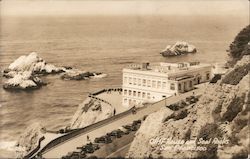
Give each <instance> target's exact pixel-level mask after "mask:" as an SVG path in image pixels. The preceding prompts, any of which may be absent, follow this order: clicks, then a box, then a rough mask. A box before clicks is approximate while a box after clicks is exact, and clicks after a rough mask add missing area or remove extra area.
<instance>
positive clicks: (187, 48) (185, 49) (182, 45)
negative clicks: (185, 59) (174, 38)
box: [160, 42, 197, 57]
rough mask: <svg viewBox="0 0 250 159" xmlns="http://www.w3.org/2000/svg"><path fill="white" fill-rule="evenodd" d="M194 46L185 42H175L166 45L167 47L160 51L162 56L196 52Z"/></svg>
mask: <svg viewBox="0 0 250 159" xmlns="http://www.w3.org/2000/svg"><path fill="white" fill-rule="evenodd" d="M196 52H197V50H196V48H195V46H193V45H190V44H188V43H187V42H176V43H175V44H174V45H173V46H171V45H167V47H166V48H165V49H164V50H163V51H162V52H160V54H162V56H164V57H168V56H179V55H183V54H187V53H196Z"/></svg>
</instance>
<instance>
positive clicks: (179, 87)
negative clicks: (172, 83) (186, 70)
mask: <svg viewBox="0 0 250 159" xmlns="http://www.w3.org/2000/svg"><path fill="white" fill-rule="evenodd" d="M178 90H179V91H180V90H181V83H179V85H178Z"/></svg>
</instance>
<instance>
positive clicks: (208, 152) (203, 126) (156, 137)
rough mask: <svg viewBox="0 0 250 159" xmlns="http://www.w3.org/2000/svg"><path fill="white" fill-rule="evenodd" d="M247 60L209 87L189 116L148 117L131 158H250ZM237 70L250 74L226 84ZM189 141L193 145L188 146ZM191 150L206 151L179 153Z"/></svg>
mask: <svg viewBox="0 0 250 159" xmlns="http://www.w3.org/2000/svg"><path fill="white" fill-rule="evenodd" d="M247 58H248V59H249V58H250V56H248V57H244V58H243V59H242V61H239V62H238V63H237V65H235V67H234V68H232V70H231V71H229V72H228V73H227V74H226V75H225V76H224V77H223V78H222V80H220V81H218V82H217V83H216V84H208V85H207V87H206V89H205V92H204V93H203V94H204V95H202V96H201V97H200V99H199V101H198V102H197V103H196V104H195V105H193V106H189V107H188V108H186V110H187V111H186V112H187V115H185V116H183V117H182V118H174V115H172V114H171V113H165V114H166V115H162V114H163V113H164V112H167V110H161V111H158V112H156V113H154V114H151V115H149V116H148V118H147V119H146V121H145V122H143V123H142V126H141V128H140V129H139V130H138V132H137V133H136V135H135V139H134V141H133V142H132V144H131V146H130V149H129V152H128V154H127V155H128V157H132V158H147V157H153V158H158V157H162V158H222V159H224V158H247V155H248V147H249V138H248V133H249V132H248V124H247V123H248V115H249V114H248V113H249V104H250V92H249V80H250V78H249V70H250V69H249V67H244V66H247V65H248V62H246V60H245V61H244V59H247ZM238 67H243V68H244V69H248V70H247V71H248V74H244V75H243V76H242V78H238V79H239V80H237V82H235V81H234V82H232V83H233V84H231V83H230V82H227V83H225V82H223V80H224V79H225V78H229V79H231V80H234V79H233V78H232V77H234V74H232V73H230V72H232V71H234V70H235V69H236V68H238ZM229 76H230V77H229ZM227 81H228V80H227ZM165 109H167V108H165ZM157 117H158V118H157ZM151 132H154V133H152V134H151ZM160 139H161V140H160ZM201 139H202V140H206V141H207V142H208V144H205V143H201V142H200V141H201ZM218 139H219V140H218ZM170 141H175V142H177V141H180V144H179V145H178V144H177V146H176V144H173V143H172V144H170ZM182 141H184V142H183V143H184V144H182V143H181V142H182ZM186 141H194V142H193V143H189V144H187V142H186ZM166 143H167V144H166ZM185 143H186V144H185ZM142 145H143V146H142ZM178 146H179V147H178ZM190 146H193V147H202V148H204V149H202V150H183V149H180V147H181V148H190ZM203 150H204V151H203Z"/></svg>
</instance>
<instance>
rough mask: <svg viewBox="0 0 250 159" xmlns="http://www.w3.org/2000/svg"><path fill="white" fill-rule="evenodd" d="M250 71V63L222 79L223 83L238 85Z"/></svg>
mask: <svg viewBox="0 0 250 159" xmlns="http://www.w3.org/2000/svg"><path fill="white" fill-rule="evenodd" d="M249 70H250V63H249V64H245V65H243V66H239V67H237V68H235V69H234V70H232V71H231V72H229V73H228V74H226V75H225V77H224V78H223V79H222V83H225V84H231V85H237V84H238V83H239V82H240V81H241V79H242V78H243V77H244V76H246V75H247V74H248V72H249Z"/></svg>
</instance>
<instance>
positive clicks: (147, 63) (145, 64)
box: [142, 62, 149, 70]
mask: <svg viewBox="0 0 250 159" xmlns="http://www.w3.org/2000/svg"><path fill="white" fill-rule="evenodd" d="M148 66H149V62H144V63H142V70H147V69H148Z"/></svg>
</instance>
